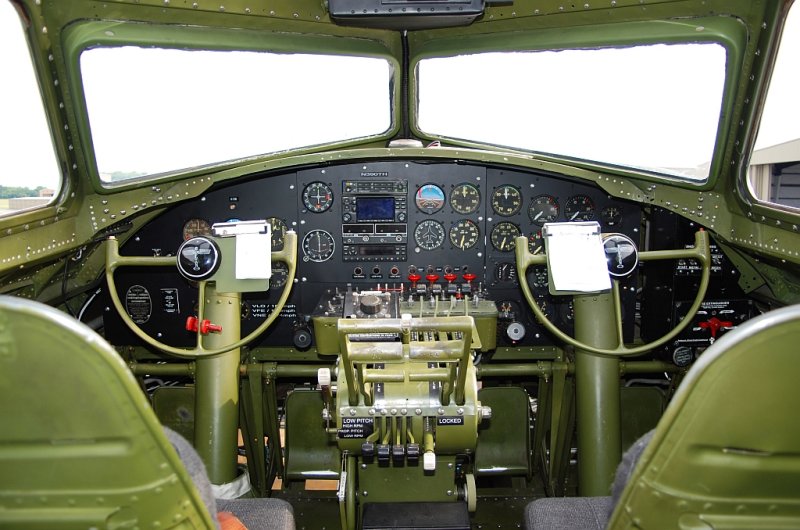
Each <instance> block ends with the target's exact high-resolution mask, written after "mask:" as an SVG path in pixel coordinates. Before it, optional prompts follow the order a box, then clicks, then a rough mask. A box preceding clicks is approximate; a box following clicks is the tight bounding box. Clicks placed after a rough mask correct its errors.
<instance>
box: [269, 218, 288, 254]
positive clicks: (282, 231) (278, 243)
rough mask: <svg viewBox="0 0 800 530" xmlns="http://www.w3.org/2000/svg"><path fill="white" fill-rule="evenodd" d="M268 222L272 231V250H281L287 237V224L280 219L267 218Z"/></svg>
mask: <svg viewBox="0 0 800 530" xmlns="http://www.w3.org/2000/svg"><path fill="white" fill-rule="evenodd" d="M267 222H268V223H269V229H270V230H271V231H272V250H281V249H282V248H283V238H284V237H285V236H286V222H285V221H284V220H283V219H281V218H280V217H267Z"/></svg>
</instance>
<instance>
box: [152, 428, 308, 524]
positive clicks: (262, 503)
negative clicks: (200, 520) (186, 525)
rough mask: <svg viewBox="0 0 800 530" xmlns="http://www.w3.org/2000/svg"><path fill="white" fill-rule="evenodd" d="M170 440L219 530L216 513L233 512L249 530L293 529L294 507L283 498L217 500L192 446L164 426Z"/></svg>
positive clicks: (203, 467)
mask: <svg viewBox="0 0 800 530" xmlns="http://www.w3.org/2000/svg"><path fill="white" fill-rule="evenodd" d="M164 432H165V433H166V435H167V439H168V440H169V441H170V443H171V444H172V447H174V448H175V452H177V453H178V456H179V457H180V459H181V460H182V461H183V465H184V467H186V471H188V472H189V476H190V477H192V480H193V481H194V484H195V486H197V489H198V491H199V492H200V497H201V498H202V499H203V503H204V504H205V505H206V508H208V512H209V513H210V514H211V517H212V518H213V519H214V523H215V524H216V525H217V528H219V522H218V521H217V512H218V511H219V512H231V513H232V514H233V515H235V516H236V517H237V518H238V519H239V520H240V521H241V522H242V523H244V525H245V526H246V527H247V529H248V530H294V511H293V510H292V505H291V504H289V503H288V502H286V501H284V500H281V499H235V500H224V499H214V494H213V491H212V489H211V482H209V480H208V473H206V466H205V465H203V461H202V460H201V459H200V455H198V454H197V451H195V449H194V447H192V444H190V443H189V442H188V441H187V440H186V438H184V437H183V436H181V435H180V434H178V433H177V432H175V431H173V430H172V429H169V428H168V427H164Z"/></svg>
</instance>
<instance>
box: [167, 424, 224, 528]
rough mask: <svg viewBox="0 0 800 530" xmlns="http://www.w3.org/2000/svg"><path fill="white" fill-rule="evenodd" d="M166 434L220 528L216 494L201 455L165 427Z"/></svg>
mask: <svg viewBox="0 0 800 530" xmlns="http://www.w3.org/2000/svg"><path fill="white" fill-rule="evenodd" d="M164 433H165V434H166V435H167V439H168V440H169V442H170V443H171V444H172V447H174V448H175V452H176V453H178V456H179V457H180V459H181V461H182V462H183V466H184V467H185V468H186V471H187V472H188V473H189V476H190V477H192V482H194V485H195V487H197V490H198V491H199V492H200V498H201V499H203V504H205V505H206V509H208V513H210V514H211V518H212V519H213V520H214V523H215V524H216V525H217V528H219V523H218V522H217V504H216V501H215V500H214V493H213V491H212V490H211V482H209V480H208V473H207V472H206V466H205V465H204V464H203V461H202V460H201V459H200V455H199V454H197V451H195V449H194V447H192V444H190V443H189V442H188V440H186V438H184V437H183V436H181V435H180V434H178V433H177V432H175V431H173V430H172V429H170V428H169V427H164Z"/></svg>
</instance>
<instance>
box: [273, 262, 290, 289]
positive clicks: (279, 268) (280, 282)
mask: <svg viewBox="0 0 800 530" xmlns="http://www.w3.org/2000/svg"><path fill="white" fill-rule="evenodd" d="M288 277H289V268H288V267H287V266H286V264H285V263H283V262H280V261H273V262H272V278H270V279H269V286H270V287H273V288H275V289H280V288H281V287H283V286H284V285H286V279H287V278H288Z"/></svg>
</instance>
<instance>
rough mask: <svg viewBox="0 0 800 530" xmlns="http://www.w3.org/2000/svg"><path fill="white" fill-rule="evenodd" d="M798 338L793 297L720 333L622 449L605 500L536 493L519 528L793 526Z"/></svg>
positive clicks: (797, 494)
mask: <svg viewBox="0 0 800 530" xmlns="http://www.w3.org/2000/svg"><path fill="white" fill-rule="evenodd" d="M799 345H800V305H794V306H790V307H785V308H782V309H778V310H775V311H771V312H769V313H766V314H764V315H761V316H759V317H756V318H754V319H752V320H750V321H748V322H746V323H745V324H743V325H741V326H739V327H738V328H737V329H735V330H733V331H731V332H729V333H728V334H726V335H725V336H723V337H722V338H721V339H720V340H718V341H717V342H715V343H714V345H713V346H711V347H710V348H709V349H708V350H706V351H705V352H704V353H703V355H702V356H701V357H700V359H699V360H698V361H697V363H695V365H694V366H693V367H692V368H691V369H690V370H689V373H688V374H687V376H686V378H685V379H684V381H683V383H682V384H681V386H680V388H679V389H678V391H677V392H676V394H675V397H674V398H673V400H672V402H671V403H670V404H669V406H668V407H667V410H666V411H665V413H664V415H663V417H662V418H661V420H660V421H659V423H658V425H657V427H656V428H655V430H654V431H653V432H652V433H651V436H652V439H651V440H649V442H648V441H647V440H646V439H643V440H641V441H640V442H639V447H634V448H632V450H631V451H629V453H628V454H627V455H626V458H625V459H624V460H623V463H622V464H621V466H620V469H619V470H618V472H617V480H616V484H615V487H614V490H615V491H614V498H612V497H590V498H574V499H555V498H551V499H539V500H537V501H534V502H533V503H531V504H530V505H529V506H528V509H527V514H526V521H525V523H526V526H527V528H529V529H539V528H550V529H561V528H572V529H600V528H612V529H618V528H643V529H649V528H692V529H710V528H714V529H717V528H737V529H739V528H800V422H798V421H797V411H798V410H800V383H798V378H800V346H799ZM639 453H640V454H639ZM579 458H580V455H579ZM637 458H638V462H636V460H637ZM576 514H579V515H576Z"/></svg>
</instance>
